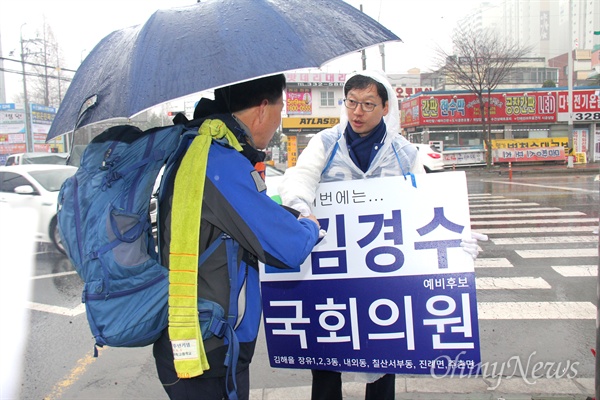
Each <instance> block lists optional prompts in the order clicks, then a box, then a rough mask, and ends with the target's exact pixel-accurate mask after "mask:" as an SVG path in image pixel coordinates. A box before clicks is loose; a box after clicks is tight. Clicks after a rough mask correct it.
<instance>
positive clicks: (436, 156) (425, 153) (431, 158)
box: [413, 143, 444, 172]
mask: <svg viewBox="0 0 600 400" xmlns="http://www.w3.org/2000/svg"><path fill="white" fill-rule="evenodd" d="M413 144H414V145H415V147H416V148H417V149H419V159H420V160H421V163H422V164H423V166H424V167H425V171H426V172H436V171H443V170H444V158H443V157H442V153H440V152H439V151H437V150H434V149H432V148H431V146H430V145H428V144H420V143H413Z"/></svg>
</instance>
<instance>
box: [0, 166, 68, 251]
mask: <svg viewBox="0 0 600 400" xmlns="http://www.w3.org/2000/svg"><path fill="white" fill-rule="evenodd" d="M76 171H77V168H75V167H71V166H68V165H40V164H27V165H12V166H10V167H6V166H4V167H0V202H2V203H8V204H9V205H10V206H11V207H28V208H31V209H33V210H35V211H36V212H37V213H38V214H39V223H38V227H37V229H36V241H38V242H45V243H53V244H54V246H56V248H57V249H58V251H60V252H61V253H63V254H65V249H64V247H63V245H62V243H61V240H60V235H59V233H58V226H57V220H56V210H57V201H58V191H59V190H60V188H61V186H62V184H63V182H64V181H65V180H66V179H67V178H69V177H71V176H72V175H74V174H75V172H76Z"/></svg>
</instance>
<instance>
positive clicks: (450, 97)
mask: <svg viewBox="0 0 600 400" xmlns="http://www.w3.org/2000/svg"><path fill="white" fill-rule="evenodd" d="M488 104H489V119H490V121H491V123H494V124H499V123H501V124H515V123H532V122H555V121H556V95H555V93H551V92H531V93H527V92H522V93H493V94H492V95H491V96H490V99H488V97H487V95H485V96H484V110H485V111H484V112H485V118H486V122H487V121H488ZM401 108H402V113H401V126H402V127H409V126H417V125H420V126H423V125H425V126H427V125H429V126H431V125H471V124H477V123H479V124H480V123H481V121H482V111H481V106H480V102H479V100H478V98H477V96H476V95H474V94H472V93H457V94H451V93H450V94H429V93H421V95H420V96H419V97H418V98H416V99H411V100H409V101H404V102H402V104H401Z"/></svg>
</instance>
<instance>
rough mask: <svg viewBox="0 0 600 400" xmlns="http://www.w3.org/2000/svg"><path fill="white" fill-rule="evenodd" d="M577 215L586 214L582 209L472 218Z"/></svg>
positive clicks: (476, 216) (485, 215)
mask: <svg viewBox="0 0 600 400" xmlns="http://www.w3.org/2000/svg"><path fill="white" fill-rule="evenodd" d="M577 215H586V214H585V213H582V212H581V211H559V212H553V213H519V214H502V215H496V214H482V215H471V219H474V218H520V217H523V218H525V217H527V218H531V217H574V216H577Z"/></svg>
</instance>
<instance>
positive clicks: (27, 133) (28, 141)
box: [19, 23, 33, 152]
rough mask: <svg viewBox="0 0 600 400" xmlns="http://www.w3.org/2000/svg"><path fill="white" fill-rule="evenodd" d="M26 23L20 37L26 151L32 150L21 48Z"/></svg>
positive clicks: (23, 57)
mask: <svg viewBox="0 0 600 400" xmlns="http://www.w3.org/2000/svg"><path fill="white" fill-rule="evenodd" d="M26 24H27V23H24V24H22V25H21V28H20V30H19V31H20V38H21V67H22V68H23V102H24V103H25V104H24V106H25V146H26V149H27V152H32V151H33V140H32V139H33V138H32V137H31V129H30V127H29V125H30V124H29V102H28V101H27V78H26V75H25V50H24V48H23V27H24V26H25V25H26Z"/></svg>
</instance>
